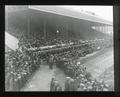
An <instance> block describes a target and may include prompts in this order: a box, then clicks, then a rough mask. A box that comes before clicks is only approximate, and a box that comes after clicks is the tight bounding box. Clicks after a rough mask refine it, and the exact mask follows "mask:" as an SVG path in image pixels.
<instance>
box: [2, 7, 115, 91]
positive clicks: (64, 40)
mask: <svg viewBox="0 0 120 97" xmlns="http://www.w3.org/2000/svg"><path fill="white" fill-rule="evenodd" d="M113 29H114V28H113V6H112V5H111V6H108V5H106V6H105V5H104V6H103V5H98V6H97V5H5V85H4V86H5V91H6V92H32V91H37V92H41V91H48V92H59V91H61V92H66V91H77V92H83V91H84V92H91V91H95V92H101V91H102V92H104V91H105V92H106V91H107V92H110V91H115V89H114V42H113V40H114V39H113V36H114V32H113Z"/></svg>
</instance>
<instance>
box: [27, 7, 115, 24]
mask: <svg viewBox="0 0 120 97" xmlns="http://www.w3.org/2000/svg"><path fill="white" fill-rule="evenodd" d="M28 8H29V9H33V10H39V11H44V12H50V13H54V14H58V15H64V16H69V17H73V18H77V19H83V20H88V21H91V22H97V23H102V24H106V25H113V23H112V22H110V21H108V20H105V19H102V18H100V17H98V16H96V15H94V14H86V13H83V12H76V11H73V10H69V9H65V8H62V7H59V6H28Z"/></svg>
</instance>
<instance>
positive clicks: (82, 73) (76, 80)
mask: <svg viewBox="0 0 120 97" xmlns="http://www.w3.org/2000/svg"><path fill="white" fill-rule="evenodd" d="M61 69H62V70H64V73H65V74H66V75H67V76H68V77H66V81H65V83H64V87H61V86H60V84H59V82H58V81H57V83H56V80H55V78H53V79H52V80H51V86H50V91H110V90H109V85H108V84H106V83H105V82H104V80H100V81H98V80H96V79H94V78H93V77H92V76H91V74H90V73H89V72H87V71H86V67H85V66H84V65H83V64H82V65H81V64H80V62H77V63H76V62H75V61H72V60H71V61H68V62H65V63H64V68H61Z"/></svg>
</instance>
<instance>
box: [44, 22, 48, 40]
mask: <svg viewBox="0 0 120 97" xmlns="http://www.w3.org/2000/svg"><path fill="white" fill-rule="evenodd" d="M43 27H44V28H43V30H44V38H45V39H46V37H47V35H46V34H47V32H46V21H45V20H44V23H43Z"/></svg>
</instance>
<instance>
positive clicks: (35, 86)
mask: <svg viewBox="0 0 120 97" xmlns="http://www.w3.org/2000/svg"><path fill="white" fill-rule="evenodd" d="M54 70H55V69H53V70H50V69H49V67H48V66H47V65H41V67H40V69H39V70H38V71H37V72H36V73H35V75H34V76H33V78H31V80H30V81H29V82H28V84H27V85H26V86H25V88H24V89H22V91H49V87H50V82H51V78H52V77H53V76H54Z"/></svg>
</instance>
